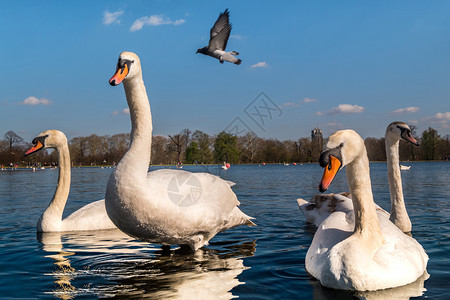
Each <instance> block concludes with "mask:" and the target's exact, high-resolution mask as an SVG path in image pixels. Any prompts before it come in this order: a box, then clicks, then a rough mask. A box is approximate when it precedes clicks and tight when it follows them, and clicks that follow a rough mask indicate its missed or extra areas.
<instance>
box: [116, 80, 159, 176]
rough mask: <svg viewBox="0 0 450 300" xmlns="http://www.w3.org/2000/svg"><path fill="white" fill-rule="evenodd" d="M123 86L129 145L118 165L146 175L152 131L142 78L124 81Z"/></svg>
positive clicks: (148, 105) (150, 116)
mask: <svg viewBox="0 0 450 300" xmlns="http://www.w3.org/2000/svg"><path fill="white" fill-rule="evenodd" d="M123 84H124V88H125V95H126V98H127V102H128V107H129V108H130V118H131V143H130V148H129V150H128V151H127V153H126V154H125V156H124V157H123V159H122V160H121V163H119V165H120V164H121V165H122V166H124V165H125V166H126V167H127V168H132V169H133V173H141V172H144V173H145V174H147V171H148V166H149V164H150V155H151V146H152V130H153V126H152V115H151V111H150V104H149V101H148V97H147V91H146V89H145V85H144V81H143V80H142V76H140V77H137V78H133V79H130V80H127V81H124V83H123ZM122 166H121V167H122ZM118 167H119V166H118Z"/></svg>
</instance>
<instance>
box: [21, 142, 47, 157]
mask: <svg viewBox="0 0 450 300" xmlns="http://www.w3.org/2000/svg"><path fill="white" fill-rule="evenodd" d="M42 148H44V145H42V143H41V142H40V141H38V142H37V143H36V145H34V146H33V147H31V148H30V150H28V151H27V152H26V153H25V156H27V155H28V154H31V153H34V152H36V151H39V150H41V149H42Z"/></svg>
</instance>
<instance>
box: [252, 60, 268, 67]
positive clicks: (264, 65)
mask: <svg viewBox="0 0 450 300" xmlns="http://www.w3.org/2000/svg"><path fill="white" fill-rule="evenodd" d="M268 66H269V64H267V63H266V62H265V61H261V62H259V63H256V64H254V65H251V66H250V68H267V67H268Z"/></svg>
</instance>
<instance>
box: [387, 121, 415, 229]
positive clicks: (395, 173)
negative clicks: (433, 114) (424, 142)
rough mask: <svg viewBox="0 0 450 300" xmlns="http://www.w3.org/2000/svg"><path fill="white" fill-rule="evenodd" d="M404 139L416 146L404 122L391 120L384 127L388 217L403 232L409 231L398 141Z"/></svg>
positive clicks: (409, 129)
mask: <svg viewBox="0 0 450 300" xmlns="http://www.w3.org/2000/svg"><path fill="white" fill-rule="evenodd" d="M401 139H404V140H406V141H408V142H410V143H412V144H414V145H416V146H418V145H419V143H418V142H417V140H416V139H415V138H414V137H413V136H412V133H411V128H409V126H408V125H407V124H406V123H404V122H392V123H391V124H389V126H388V127H387V128H386V134H385V144H386V156H387V169H388V179H389V191H390V193H391V216H390V217H389V219H390V220H391V221H392V223H394V224H395V225H396V226H397V227H398V228H400V230H401V231H403V232H411V227H412V226H411V220H410V219H409V216H408V213H407V212H406V206H405V200H404V199H403V188H402V175H401V173H400V165H399V163H400V158H399V143H400V140H401Z"/></svg>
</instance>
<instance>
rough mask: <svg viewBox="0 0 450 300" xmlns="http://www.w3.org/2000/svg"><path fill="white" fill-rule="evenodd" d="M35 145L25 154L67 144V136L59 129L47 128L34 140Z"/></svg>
mask: <svg viewBox="0 0 450 300" xmlns="http://www.w3.org/2000/svg"><path fill="white" fill-rule="evenodd" d="M32 144H33V146H32V147H31V148H30V149H29V150H28V151H27V152H26V153H25V156H27V155H29V154H32V153H35V152H38V151H39V150H42V149H47V148H58V147H60V146H62V145H65V144H67V138H66V135H65V134H64V133H62V132H61V131H59V130H46V131H44V132H41V133H40V134H39V135H38V136H37V137H35V138H34V139H33V141H32Z"/></svg>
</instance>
